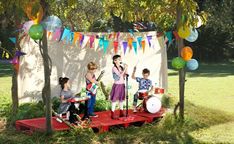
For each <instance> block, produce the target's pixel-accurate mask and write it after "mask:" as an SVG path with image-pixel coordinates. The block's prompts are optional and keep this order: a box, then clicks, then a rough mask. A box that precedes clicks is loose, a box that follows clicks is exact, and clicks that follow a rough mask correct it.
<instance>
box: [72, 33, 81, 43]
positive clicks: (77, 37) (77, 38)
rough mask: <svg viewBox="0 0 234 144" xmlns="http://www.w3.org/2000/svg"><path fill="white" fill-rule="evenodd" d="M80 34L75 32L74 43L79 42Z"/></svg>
mask: <svg viewBox="0 0 234 144" xmlns="http://www.w3.org/2000/svg"><path fill="white" fill-rule="evenodd" d="M79 36H80V33H79V32H74V38H73V43H74V44H76V42H77V41H78V40H79Z"/></svg>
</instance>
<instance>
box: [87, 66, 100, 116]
mask: <svg viewBox="0 0 234 144" xmlns="http://www.w3.org/2000/svg"><path fill="white" fill-rule="evenodd" d="M87 68H88V72H87V73H86V75H85V79H86V95H87V96H89V97H90V99H89V100H88V108H87V109H88V115H89V116H91V117H97V116H98V115H96V114H94V105H95V102H96V93H95V94H93V93H92V92H90V91H89V90H88V89H87V86H88V85H89V84H93V83H95V84H98V82H97V80H96V77H95V72H96V69H97V64H95V63H94V62H90V63H88V65H87Z"/></svg>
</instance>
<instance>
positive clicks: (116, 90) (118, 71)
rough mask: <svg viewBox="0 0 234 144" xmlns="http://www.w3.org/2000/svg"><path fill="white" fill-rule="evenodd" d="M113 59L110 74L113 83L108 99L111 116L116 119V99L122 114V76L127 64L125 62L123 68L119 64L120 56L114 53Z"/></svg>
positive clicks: (121, 114)
mask: <svg viewBox="0 0 234 144" xmlns="http://www.w3.org/2000/svg"><path fill="white" fill-rule="evenodd" d="M112 60H113V64H114V66H113V68H112V74H113V78H114V84H113V86H112V90H111V93H110V100H111V102H112V108H111V118H112V119H117V117H116V116H115V107H116V104H117V101H119V109H120V115H119V116H120V117H123V116H124V113H123V102H124V100H125V83H124V79H125V78H124V77H125V75H126V73H127V67H128V66H127V65H126V64H125V66H124V68H123V67H122V66H121V65H120V64H121V56H120V55H115V56H113V58H112Z"/></svg>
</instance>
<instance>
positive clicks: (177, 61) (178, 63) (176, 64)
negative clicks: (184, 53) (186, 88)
mask: <svg viewBox="0 0 234 144" xmlns="http://www.w3.org/2000/svg"><path fill="white" fill-rule="evenodd" d="M171 64H172V67H173V68H175V69H177V70H178V69H182V68H183V67H184V66H185V64H186V62H185V61H184V60H183V59H182V58H181V57H176V58H173V59H172V63H171Z"/></svg>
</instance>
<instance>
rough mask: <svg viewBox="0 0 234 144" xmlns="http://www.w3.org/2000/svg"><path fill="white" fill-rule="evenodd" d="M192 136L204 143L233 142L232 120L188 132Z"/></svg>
mask: <svg viewBox="0 0 234 144" xmlns="http://www.w3.org/2000/svg"><path fill="white" fill-rule="evenodd" d="M190 134H191V136H193V138H195V139H197V140H199V141H201V142H204V143H233V142H234V122H229V123H225V124H220V125H215V126H212V127H210V128H206V129H201V130H198V131H194V132H191V133H190Z"/></svg>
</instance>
